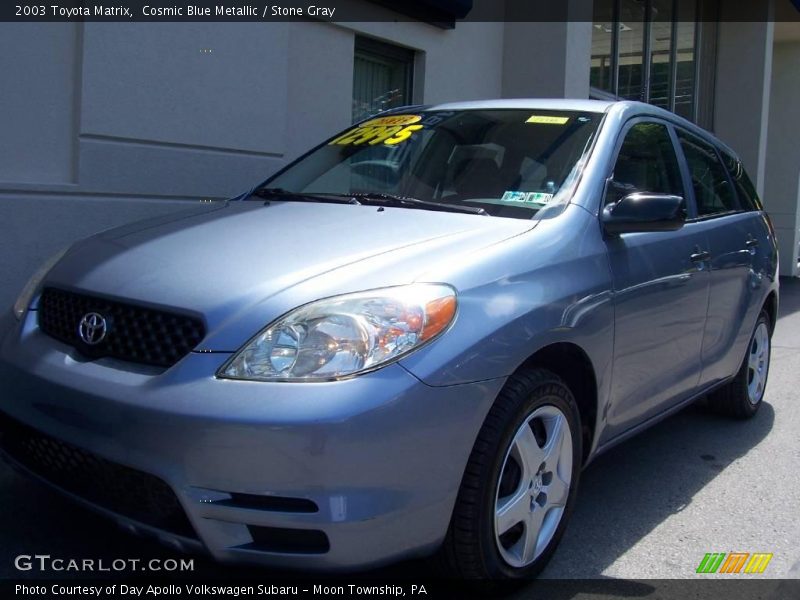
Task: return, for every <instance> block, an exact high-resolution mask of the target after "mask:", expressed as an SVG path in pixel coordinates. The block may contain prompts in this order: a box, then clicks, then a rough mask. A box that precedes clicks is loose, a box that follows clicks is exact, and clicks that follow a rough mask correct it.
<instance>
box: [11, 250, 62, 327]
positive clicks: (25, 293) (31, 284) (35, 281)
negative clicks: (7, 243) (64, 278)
mask: <svg viewBox="0 0 800 600" xmlns="http://www.w3.org/2000/svg"><path fill="white" fill-rule="evenodd" d="M67 250H69V248H68V247H67V248H64V249H63V250H61V251H60V252H56V253H55V254H54V255H53V256H51V257H50V258H48V259H47V260H46V261H45V262H44V263H43V264H42V266H40V267H39V268H38V269H37V271H36V272H35V273H34V274H33V275H32V276H31V278H30V279H29V280H28V283H26V284H25V287H24V288H22V291H21V292H20V293H19V296H18V297H17V301H16V302H14V315H15V316H16V317H17V319H18V320H19V319H22V317H23V315H25V311H27V310H28V307H29V306H30V304H31V300H33V295H34V294H35V293H36V290H38V289H39V284H40V283H42V280H43V279H44V278H45V276H46V275H47V274H48V273H49V272H50V269H52V268H53V267H55V266H56V263H57V262H58V261H60V260H61V258H62V257H63V256H64V255H65V254H66V253H67Z"/></svg>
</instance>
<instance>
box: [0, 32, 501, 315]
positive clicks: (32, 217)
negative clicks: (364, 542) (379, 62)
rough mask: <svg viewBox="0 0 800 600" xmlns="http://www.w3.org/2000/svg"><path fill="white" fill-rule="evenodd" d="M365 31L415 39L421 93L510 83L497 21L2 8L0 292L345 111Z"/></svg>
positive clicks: (264, 166)
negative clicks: (70, 13) (114, 15)
mask: <svg viewBox="0 0 800 600" xmlns="http://www.w3.org/2000/svg"><path fill="white" fill-rule="evenodd" d="M357 32H361V33H364V34H366V35H370V36H373V37H378V38H381V39H384V40H387V41H393V42H395V43H399V44H402V45H404V46H408V47H411V48H413V49H415V50H418V51H419V53H418V56H419V59H418V65H417V67H418V68H417V73H416V75H417V79H416V81H415V88H416V93H415V95H416V98H415V99H416V100H418V101H425V102H439V101H444V100H458V99H474V98H482V97H483V98H486V97H497V96H499V95H500V94H501V85H502V81H501V80H502V70H501V69H500V68H499V65H501V64H502V52H503V24H502V23H481V24H459V25H458V26H457V27H456V28H455V29H454V30H443V29H439V28H437V27H433V26H431V25H427V24H424V23H414V22H397V23H393V22H373V23H348V24H325V23H317V22H302V23H301V22H292V23H151V24H141V23H138V24H137V23H134V24H126V23H86V24H78V23H74V24H48V23H35V24H19V23H14V24H10V23H3V24H0V77H1V78H2V81H4V82H13V85H3V86H2V89H0V273H1V274H2V277H1V278H0V307H4V306H5V307H7V306H9V305H10V304H11V303H12V302H13V300H14V298H15V296H16V293H17V291H18V290H19V289H20V287H21V286H22V285H23V284H24V282H25V280H26V279H27V277H28V276H29V274H30V273H31V272H32V271H33V270H35V268H36V266H37V265H38V264H39V263H40V262H41V261H42V260H43V259H45V258H46V257H47V256H48V255H50V254H51V253H53V252H55V251H57V250H58V249H59V248H61V247H63V246H64V245H66V244H68V243H70V242H72V241H74V240H76V239H79V238H81V237H84V236H86V235H89V234H91V233H93V232H96V231H99V230H101V229H106V228H108V227H111V226H114V225H119V224H123V223H126V222H130V221H132V220H136V219H140V218H144V217H147V216H151V215H155V214H159V213H165V212H170V211H174V210H177V209H180V208H183V207H185V206H187V203H191V202H197V201H199V200H200V199H205V198H224V197H228V196H232V195H234V194H236V193H238V192H240V191H242V190H245V189H247V188H249V187H250V186H252V185H253V184H255V183H256V182H258V181H259V180H261V179H263V178H264V177H266V176H267V175H269V174H270V173H272V172H273V171H274V170H276V169H277V168H278V167H280V166H281V165H283V164H285V163H286V162H287V161H288V160H290V159H292V158H294V157H295V156H297V155H298V154H299V153H301V152H303V151H305V150H307V149H308V148H309V147H310V146H311V145H312V144H315V143H318V142H319V141H321V140H322V139H324V138H325V137H327V136H329V135H331V134H332V133H334V132H335V131H337V130H339V129H341V128H343V127H346V126H347V125H348V124H349V123H350V115H351V99H352V77H353V49H354V40H355V35H356V33H357ZM209 50H210V51H209Z"/></svg>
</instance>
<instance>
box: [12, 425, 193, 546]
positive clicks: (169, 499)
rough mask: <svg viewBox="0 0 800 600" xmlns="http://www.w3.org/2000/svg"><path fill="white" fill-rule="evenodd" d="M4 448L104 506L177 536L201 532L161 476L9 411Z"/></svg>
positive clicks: (53, 480) (21, 461) (52, 479)
mask: <svg viewBox="0 0 800 600" xmlns="http://www.w3.org/2000/svg"><path fill="white" fill-rule="evenodd" d="M0 449H2V451H3V452H5V453H6V454H7V455H8V456H9V457H10V458H12V459H13V460H14V461H16V462H17V463H19V464H20V465H22V466H23V467H25V468H26V469H28V470H29V471H31V472H33V473H34V474H36V475H38V476H39V477H41V478H43V479H45V480H46V481H49V482H50V483H52V484H53V485H56V486H58V487H60V488H62V489H64V490H66V491H68V492H70V493H72V494H75V495H76V496H78V497H80V498H83V499H85V500H88V501H89V502H92V503H93V504H96V505H98V506H100V507H101V508H105V509H107V510H110V511H111V512H113V513H116V514H119V515H122V516H124V517H128V518H130V519H133V520H135V521H138V522H140V523H143V524H145V525H150V526H152V527H156V528H158V529H162V530H164V531H168V532H170V533H174V534H176V535H180V536H184V537H189V538H196V537H197V536H196V534H195V532H194V529H193V527H192V525H191V524H190V523H189V519H188V518H187V516H186V513H185V512H184V510H183V507H182V506H181V505H180V502H179V501H178V498H177V496H175V493H174V492H173V491H172V489H171V488H170V487H169V486H168V485H167V484H166V483H164V482H163V481H162V480H161V479H159V478H158V477H155V476H153V475H149V474H148V473H143V472H142V471H137V470H136V469H131V468H130V467H126V466H124V465H120V464H117V463H114V462H111V461H109V460H106V459H105V458H101V457H99V456H97V455H95V454H92V453H91V452H88V451H86V450H83V449H82V448H78V447H76V446H73V445H72V444H68V443H66V442H62V441H60V440H57V439H55V438H53V437H50V436H49V435H46V434H44V433H41V432H40V431H37V430H35V429H33V428H32V427H29V426H27V425H25V424H23V423H20V422H19V421H17V420H15V419H12V418H11V417H9V416H8V415H5V414H3V413H0Z"/></svg>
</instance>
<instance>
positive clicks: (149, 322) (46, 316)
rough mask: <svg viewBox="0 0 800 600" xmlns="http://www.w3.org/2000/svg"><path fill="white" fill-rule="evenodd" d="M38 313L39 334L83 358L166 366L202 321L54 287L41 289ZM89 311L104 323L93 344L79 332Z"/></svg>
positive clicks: (191, 344) (185, 350)
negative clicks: (104, 358) (99, 338)
mask: <svg viewBox="0 0 800 600" xmlns="http://www.w3.org/2000/svg"><path fill="white" fill-rule="evenodd" d="M38 312H39V328H40V329H41V330H42V331H43V332H44V333H46V334H47V335H49V336H51V337H54V338H56V339H57V340H60V341H62V342H64V343H66V344H69V345H70V346H72V347H74V348H76V349H77V350H78V351H79V352H81V353H82V354H84V355H85V356H88V357H89V358H102V357H112V358H118V359H120V360H125V361H130V362H135V363H140V364H145V365H152V366H157V367H171V366H172V365H174V364H175V363H176V362H178V361H179V360H180V359H181V358H183V357H184V356H186V355H187V354H189V352H191V351H192V349H193V348H195V347H196V346H197V345H198V344H199V343H200V342H201V340H202V339H203V337H205V328H204V327H203V322H202V321H201V320H200V319H198V318H196V317H192V316H188V315H183V314H180V313H174V312H167V311H163V310H157V309H152V308H145V307H143V306H138V305H135V304H128V303H123V302H117V301H115V300H109V299H106V298H99V297H96V296H89V295H85V294H77V293H74V292H67V291H64V290H59V289H55V288H45V289H44V291H43V292H42V297H41V299H40V300H39V311H38ZM89 313H97V314H98V315H100V316H102V317H103V318H104V319H105V320H106V323H107V329H106V334H105V338H103V339H102V341H100V342H99V343H97V344H96V345H90V344H87V343H85V342H84V341H83V340H82V339H81V337H80V334H79V327H80V323H81V320H82V319H83V317H84V316H85V315H87V314H89Z"/></svg>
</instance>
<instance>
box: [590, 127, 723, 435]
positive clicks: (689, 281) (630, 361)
mask: <svg viewBox="0 0 800 600" xmlns="http://www.w3.org/2000/svg"><path fill="white" fill-rule="evenodd" d="M675 143H676V140H675V134H674V131H673V130H672V127H671V126H670V125H669V124H667V123H665V122H661V121H657V120H649V119H638V120H635V121H633V122H631V123H629V124H628V126H627V127H626V128H625V129H624V130H623V134H622V136H621V142H620V143H619V146H618V152H617V158H616V161H615V163H614V167H613V172H612V173H611V177H610V179H609V182H608V185H607V192H606V198H605V202H606V203H609V202H616V201H617V200H619V199H620V198H622V197H624V196H626V195H628V194H630V193H633V192H652V193H665V194H675V195H678V196H682V197H684V198H687V193H686V184H685V182H686V176H687V174H686V169H685V167H681V165H680V163H679V160H678V154H677V153H676V151H675ZM693 214H694V207H693V206H690V207H689V216H690V217H691V216H693ZM606 244H607V249H608V257H609V262H610V267H611V273H612V279H613V286H614V306H615V324H614V332H615V333H614V362H613V373H612V389H611V402H610V405H609V408H608V412H607V420H608V428H607V430H606V433H605V435H604V438H605V439H610V438H613V437H615V436H616V435H618V434H621V433H624V432H625V431H626V430H628V429H630V428H631V427H634V426H636V425H638V424H639V423H642V422H643V421H645V420H647V419H648V418H650V417H652V416H654V415H656V414H658V413H659V412H662V411H663V410H665V409H667V408H669V407H670V406H673V405H674V404H676V403H678V402H680V401H681V400H683V399H685V398H687V397H689V396H691V395H692V394H693V393H694V392H695V390H696V388H697V385H698V381H699V378H700V373H701V370H702V365H701V360H700V358H701V349H702V342H703V330H704V327H705V321H706V311H707V307H708V294H709V286H710V277H709V271H708V263H707V260H708V256H707V254H706V253H707V249H708V241H707V239H706V235H705V233H704V231H703V230H702V228H701V227H700V226H698V224H697V223H691V222H689V223H686V224H685V225H684V226H683V227H682V228H681V229H679V230H677V231H667V232H647V233H624V234H620V235H617V236H613V237H612V236H607V237H606Z"/></svg>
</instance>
